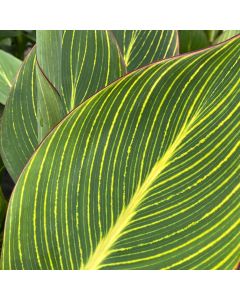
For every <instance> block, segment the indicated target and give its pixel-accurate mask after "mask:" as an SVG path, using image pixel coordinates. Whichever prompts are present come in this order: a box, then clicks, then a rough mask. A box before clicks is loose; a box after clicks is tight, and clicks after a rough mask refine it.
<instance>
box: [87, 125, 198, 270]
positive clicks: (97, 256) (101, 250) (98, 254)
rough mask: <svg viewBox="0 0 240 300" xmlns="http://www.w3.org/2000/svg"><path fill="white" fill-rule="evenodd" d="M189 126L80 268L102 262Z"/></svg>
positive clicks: (88, 267)
mask: <svg viewBox="0 0 240 300" xmlns="http://www.w3.org/2000/svg"><path fill="white" fill-rule="evenodd" d="M192 121H193V120H192ZM191 123H192V122H191ZM189 126H190V124H189V125H188V126H185V127H184V128H183V129H182V130H181V132H180V133H179V135H178V136H177V138H176V140H175V142H174V143H173V144H172V145H171V146H170V147H169V148H168V150H167V151H166V153H165V154H164V156H163V157H162V158H161V159H160V160H159V161H158V162H157V163H156V164H155V165H154V166H153V168H152V170H151V172H150V173H149V174H148V176H147V177H146V179H145V180H144V182H143V183H142V184H141V186H139V187H138V188H137V190H136V192H135V194H134V195H133V197H132V199H131V200H130V201H129V204H128V206H127V207H126V208H125V209H124V210H123V211H122V212H121V214H120V215H119V217H118V219H117V221H116V223H115V225H114V226H113V227H112V228H110V230H109V231H108V233H107V235H106V236H105V237H104V238H103V239H102V240H101V241H100V242H99V244H98V246H97V248H96V250H95V251H94V253H93V254H92V255H91V256H90V257H89V259H88V262H87V263H86V264H85V265H84V266H83V267H82V268H81V269H82V270H97V269H100V267H101V264H102V262H103V261H104V260H105V259H106V258H107V256H108V255H109V254H110V251H111V248H112V246H113V245H114V243H115V242H116V241H117V239H118V238H119V237H120V235H121V233H122V232H123V230H124V229H125V228H126V227H127V225H128V224H129V222H130V221H131V219H132V217H133V216H134V215H135V214H136V209H137V207H138V206H139V204H140V203H141V201H142V200H143V199H144V197H145V196H146V194H147V193H148V190H149V188H150V187H151V185H152V184H153V183H154V181H155V180H156V179H157V178H158V177H159V175H160V173H161V172H162V171H163V170H164V169H165V168H166V167H167V165H168V164H169V163H170V160H171V158H172V156H173V154H174V152H175V150H176V149H177V147H178V146H179V144H180V143H181V142H182V140H183V139H184V138H185V137H186V135H187V133H188V128H189Z"/></svg>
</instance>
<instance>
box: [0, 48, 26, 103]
mask: <svg viewBox="0 0 240 300" xmlns="http://www.w3.org/2000/svg"><path fill="white" fill-rule="evenodd" d="M20 65H21V61H20V60H19V59H17V58H16V57H14V56H13V55H11V54H8V53H7V52H4V51H2V50H0V103H1V104H4V105H5V104H6V100H7V97H8V95H9V91H10V89H11V87H12V84H13V80H14V78H15V77H16V74H17V71H18V69H19V67H20Z"/></svg>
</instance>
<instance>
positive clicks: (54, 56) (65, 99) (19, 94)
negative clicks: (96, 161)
mask: <svg viewBox="0 0 240 300" xmlns="http://www.w3.org/2000/svg"><path fill="white" fill-rule="evenodd" d="M60 45H61V46H60ZM59 47H60V50H59ZM44 49H47V52H46V51H45V50H44ZM35 52H36V49H33V50H32V52H31V54H30V55H29V56H28V58H27V59H26V60H25V62H24V63H23V65H22V68H21V71H20V73H19V75H18V78H17V82H16V84H15V86H14V87H13V88H12V90H11V95H10V99H9V101H8V105H7V106H6V109H5V111H4V114H3V120H2V124H3V126H2V132H1V155H2V157H3V160H4V163H5V165H6V168H7V170H8V172H9V174H10V175H11V177H12V178H13V179H14V180H15V181H16V179H17V178H18V176H19V174H20V173H21V171H22V169H23V168H24V166H25V164H26V163H27V161H28V159H29V158H30V157H31V155H32V154H33V152H34V150H35V149H36V147H37V145H38V144H39V142H41V140H42V139H43V138H44V137H45V135H46V134H47V133H48V132H49V131H50V130H51V129H52V128H53V126H54V125H56V124H57V123H58V122H59V121H60V120H61V119H62V118H63V117H64V116H65V115H66V114H67V113H68V112H69V111H70V110H72V109H73V108H74V107H75V106H76V105H78V104H79V103H81V102H82V101H84V100H85V99H86V98H88V97H89V95H91V94H93V93H95V92H96V91H97V90H98V89H100V88H102V87H104V86H105V85H107V84H108V83H109V82H112V81H113V80H115V79H116V78H118V77H120V76H121V75H123V74H124V72H125V67H124V64H123V62H122V57H121V53H120V52H119V49H118V46H117V44H116V42H115V40H114V39H113V38H111V34H109V33H108V32H106V31H65V32H64V33H63V34H62V32H61V31H40V32H37V57H38V64H37V63H36V53H35ZM26 108H27V109H26Z"/></svg>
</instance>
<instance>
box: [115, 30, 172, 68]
mask: <svg viewBox="0 0 240 300" xmlns="http://www.w3.org/2000/svg"><path fill="white" fill-rule="evenodd" d="M113 34H114V36H115V38H116V40H117V42H118V44H119V47H120V49H121V51H122V54H123V58H124V61H125V64H126V66H127V69H128V71H129V72H131V71H133V70H136V69H137V68H141V67H143V66H145V65H148V64H151V63H153V62H155V61H158V60H161V59H164V58H168V57H171V56H174V55H176V54H178V35H177V32H176V31H175V30H113Z"/></svg>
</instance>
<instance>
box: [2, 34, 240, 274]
mask: <svg viewBox="0 0 240 300" xmlns="http://www.w3.org/2000/svg"><path fill="white" fill-rule="evenodd" d="M239 55H240V40H239V37H237V38H234V39H232V40H230V41H228V42H227V43H225V44H220V45H217V46H215V47H212V48H209V49H206V50H204V51H199V52H196V53H193V54H188V55H183V56H180V57H177V58H173V59H169V60H164V61H161V62H158V63H155V64H152V65H150V66H148V67H145V68H143V69H141V70H137V71H135V72H132V73H131V74H129V75H127V76H125V77H122V78H121V79H120V80H118V81H116V82H115V83H113V84H111V85H109V86H108V87H107V88H105V89H103V90H102V91H100V92H99V93H98V94H96V95H95V96H93V97H92V98H90V99H89V100H88V101H86V102H84V103H83V104H81V105H80V106H79V107H77V108H76V109H75V110H73V111H72V112H71V113H70V114H69V115H68V116H67V117H66V118H65V119H64V120H63V121H62V122H61V123H60V124H59V125H58V126H57V127H56V128H55V130H54V131H52V132H51V133H50V134H49V135H48V136H47V138H46V139H45V140H44V141H43V143H42V144H41V146H40V147H39V148H38V149H37V150H36V151H35V153H34V155H33V156H32V158H31V160H30V161H29V162H28V165H27V166H26V168H25V169H24V171H23V172H22V174H21V176H20V178H19V180H18V182H17V184H16V187H15V190H14V192H13V194H12V197H11V201H10V207H9V209H8V213H7V218H6V227H5V234H4V242H3V251H2V258H1V265H2V268H3V269H232V268H233V267H234V266H235V265H236V264H237V262H238V260H239V225H240V222H239V213H240V203H239V188H240V185H239V178H238V175H239Z"/></svg>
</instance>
